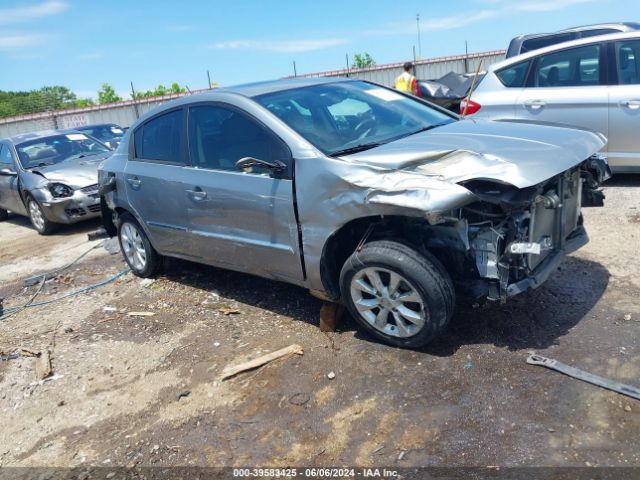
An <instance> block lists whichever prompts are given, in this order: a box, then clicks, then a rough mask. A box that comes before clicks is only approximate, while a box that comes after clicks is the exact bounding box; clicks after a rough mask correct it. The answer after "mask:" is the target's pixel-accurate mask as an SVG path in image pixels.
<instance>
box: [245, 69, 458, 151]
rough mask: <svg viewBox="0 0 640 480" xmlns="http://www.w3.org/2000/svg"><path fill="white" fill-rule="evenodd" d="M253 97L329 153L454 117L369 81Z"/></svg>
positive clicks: (373, 143)
mask: <svg viewBox="0 0 640 480" xmlns="http://www.w3.org/2000/svg"><path fill="white" fill-rule="evenodd" d="M255 100H256V101H257V102H258V103H260V104H261V105H263V106H264V107H266V108H267V109H268V110H269V111H271V112H272V113H273V114H274V115H276V116H277V117H278V118H279V119H281V120H282V121H283V122H285V123H286V124H287V125H289V126H290V127H291V128H292V129H294V130H295V131H296V132H298V133H299V134H300V135H302V136H303V137H304V138H306V139H307V140H308V141H309V142H311V143H312V144H313V145H314V146H316V147H317V148H318V149H319V150H321V151H322V152H323V153H324V154H326V155H329V156H332V155H333V156H336V155H340V154H348V153H354V152H355V151H359V150H364V149H366V148H373V147H375V146H378V145H380V144H383V143H388V142H391V141H393V140H397V139H399V138H402V137H406V136H407V135H411V134H413V133H417V132H420V131H424V130H427V129H429V128H433V127H436V126H440V125H443V124H446V123H451V122H454V121H455V119H454V118H452V117H451V116H449V115H447V114H445V113H443V112H440V111H439V110H436V109H434V108H432V107H430V106H428V105H425V104H424V103H422V102H420V101H419V100H417V99H412V98H411V97H407V96H405V95H401V94H399V93H397V92H395V91H393V90H390V89H387V88H384V87H379V86H377V85H372V84H369V83H365V82H336V83H330V84H323V85H315V86H311V87H303V88H297V89H292V90H285V91H280V92H275V93H269V94H265V95H261V96H258V97H256V98H255Z"/></svg>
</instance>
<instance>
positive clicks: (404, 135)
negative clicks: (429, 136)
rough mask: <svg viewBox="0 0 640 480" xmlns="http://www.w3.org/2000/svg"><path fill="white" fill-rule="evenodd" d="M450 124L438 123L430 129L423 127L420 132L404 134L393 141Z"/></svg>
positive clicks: (429, 127)
mask: <svg viewBox="0 0 640 480" xmlns="http://www.w3.org/2000/svg"><path fill="white" fill-rule="evenodd" d="M449 123H450V122H443V123H436V124H434V125H429V126H428V127H422V128H419V129H418V130H414V131H413V132H409V133H404V134H402V135H400V136H399V137H396V138H394V139H393V140H392V141H395V140H400V139H401V138H406V137H410V136H411V135H415V134H417V133H421V132H426V131H427V130H432V129H434V128H438V127H442V126H443V125H448V124H449Z"/></svg>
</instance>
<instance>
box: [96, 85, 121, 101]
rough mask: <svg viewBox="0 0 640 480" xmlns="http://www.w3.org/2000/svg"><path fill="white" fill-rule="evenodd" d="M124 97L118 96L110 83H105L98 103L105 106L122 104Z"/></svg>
mask: <svg viewBox="0 0 640 480" xmlns="http://www.w3.org/2000/svg"><path fill="white" fill-rule="evenodd" d="M121 101H122V97H120V96H118V94H117V93H116V91H115V90H114V89H113V87H112V86H111V85H109V84H108V83H106V82H105V83H103V84H102V87H100V90H98V103H99V104H100V105H104V104H105V103H114V102H121Z"/></svg>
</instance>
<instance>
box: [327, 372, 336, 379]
mask: <svg viewBox="0 0 640 480" xmlns="http://www.w3.org/2000/svg"><path fill="white" fill-rule="evenodd" d="M327 378H328V379H329V380H333V379H334V378H336V374H335V372H329V373H327Z"/></svg>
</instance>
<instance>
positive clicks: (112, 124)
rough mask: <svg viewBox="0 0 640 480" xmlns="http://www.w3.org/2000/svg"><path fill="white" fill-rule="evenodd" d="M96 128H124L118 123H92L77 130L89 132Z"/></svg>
mask: <svg viewBox="0 0 640 480" xmlns="http://www.w3.org/2000/svg"><path fill="white" fill-rule="evenodd" d="M96 127H118V128H122V127H121V126H120V125H118V124H117V123H91V124H89V125H82V126H81V127H77V128H76V130H88V129H89V128H96Z"/></svg>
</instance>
